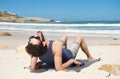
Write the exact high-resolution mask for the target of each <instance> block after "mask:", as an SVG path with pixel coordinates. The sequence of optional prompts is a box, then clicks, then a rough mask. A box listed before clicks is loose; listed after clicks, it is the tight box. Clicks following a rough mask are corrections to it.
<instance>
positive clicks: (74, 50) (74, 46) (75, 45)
mask: <svg viewBox="0 0 120 79" xmlns="http://www.w3.org/2000/svg"><path fill="white" fill-rule="evenodd" d="M58 41H59V42H60V43H61V44H62V47H63V48H66V46H67V44H65V42H64V41H62V40H58ZM79 48H80V44H79V43H78V42H73V44H72V45H71V46H70V48H69V50H70V51H71V52H72V55H73V57H74V58H75V57H76V55H77V53H78V51H79Z"/></svg>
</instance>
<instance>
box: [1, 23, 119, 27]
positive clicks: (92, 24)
mask: <svg viewBox="0 0 120 79" xmlns="http://www.w3.org/2000/svg"><path fill="white" fill-rule="evenodd" d="M0 25H28V26H29V25H30V26H61V27H64V26H120V23H115V24H110V23H109V24H106V23H105V24H104V23H98V24H96V23H86V24H54V23H7V22H0Z"/></svg>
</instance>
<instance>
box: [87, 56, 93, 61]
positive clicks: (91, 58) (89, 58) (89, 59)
mask: <svg viewBox="0 0 120 79" xmlns="http://www.w3.org/2000/svg"><path fill="white" fill-rule="evenodd" d="M87 60H88V61H93V60H95V59H94V58H93V57H92V56H90V57H88V58H87Z"/></svg>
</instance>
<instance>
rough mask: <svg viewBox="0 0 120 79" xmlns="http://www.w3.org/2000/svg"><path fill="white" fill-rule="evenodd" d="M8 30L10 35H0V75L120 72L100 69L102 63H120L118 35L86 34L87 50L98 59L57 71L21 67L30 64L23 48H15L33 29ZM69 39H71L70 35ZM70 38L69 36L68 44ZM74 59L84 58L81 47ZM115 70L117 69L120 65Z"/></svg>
mask: <svg viewBox="0 0 120 79" xmlns="http://www.w3.org/2000/svg"><path fill="white" fill-rule="evenodd" d="M1 32H3V31H1ZM7 32H9V33H11V35H12V36H0V45H3V46H6V47H5V48H0V79H120V75H114V74H110V75H109V73H108V72H106V71H104V70H99V68H100V67H101V66H102V65H104V64H110V65H115V64H118V65H120V38H113V37H109V38H108V37H107V38H106V37H85V38H86V41H87V44H88V48H89V50H90V52H91V53H92V55H93V56H94V58H101V61H99V62H96V63H93V64H91V65H89V66H87V67H84V68H82V69H81V71H80V72H76V71H69V72H68V71H58V72H56V71H55V70H54V69H50V70H48V71H45V72H39V73H31V72H30V71H29V69H24V67H28V66H29V64H30V57H29V55H28V54H27V53H25V52H18V51H17V48H18V47H20V46H23V45H25V44H27V41H28V37H29V36H30V35H32V34H33V32H27V33H26V32H20V31H18V32H16V31H7ZM46 36H47V35H46ZM51 38H52V39H54V40H57V39H58V38H59V37H57V36H52V35H51V36H48V39H51ZM70 39H71V40H72V41H73V37H70ZM71 40H68V47H69V46H70V44H71V42H72V41H71ZM76 59H81V60H86V56H85V54H84V53H83V52H82V51H81V49H80V50H79V52H78V55H77V57H76ZM117 72H120V69H119V70H118V71H117Z"/></svg>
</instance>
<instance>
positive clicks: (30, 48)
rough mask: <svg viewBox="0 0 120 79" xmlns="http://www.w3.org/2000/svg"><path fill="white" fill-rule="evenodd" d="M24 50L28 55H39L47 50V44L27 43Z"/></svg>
mask: <svg viewBox="0 0 120 79" xmlns="http://www.w3.org/2000/svg"><path fill="white" fill-rule="evenodd" d="M25 50H26V52H27V53H28V54H29V55H32V56H35V57H39V56H41V55H43V54H44V53H45V52H46V51H47V46H46V45H45V46H43V45H42V46H41V45H33V44H30V43H28V45H27V46H26V47H25Z"/></svg>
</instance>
